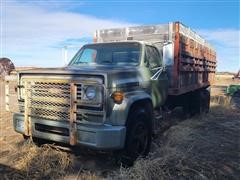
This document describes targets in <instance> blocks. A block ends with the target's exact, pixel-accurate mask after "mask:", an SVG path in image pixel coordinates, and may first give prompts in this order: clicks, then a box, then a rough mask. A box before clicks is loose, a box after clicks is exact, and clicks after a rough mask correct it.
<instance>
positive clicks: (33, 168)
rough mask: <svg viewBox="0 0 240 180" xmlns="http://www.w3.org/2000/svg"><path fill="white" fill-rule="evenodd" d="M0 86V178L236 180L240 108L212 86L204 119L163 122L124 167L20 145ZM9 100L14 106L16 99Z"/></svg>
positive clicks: (90, 155) (93, 155) (101, 157)
mask: <svg viewBox="0 0 240 180" xmlns="http://www.w3.org/2000/svg"><path fill="white" fill-rule="evenodd" d="M216 80H217V81H216V83H215V86H216V87H218V86H226V85H228V84H230V83H235V84H236V83H239V82H237V81H234V82H233V81H232V80H231V77H230V76H228V77H224V78H223V77H219V79H218V77H217V78H216ZM11 87H12V90H14V83H12V85H11ZM0 88H1V89H0V93H1V94H0V95H1V96H0V98H1V99H0V103H1V104H0V118H1V119H0V123H1V124H0V174H1V176H0V179H6V180H8V179H204V180H205V179H236V180H237V179H240V133H239V132H240V109H237V108H232V107H231V106H230V105H229V104H228V102H229V98H227V97H225V95H224V90H221V91H218V89H217V88H215V89H214V88H213V92H212V94H213V97H212V104H211V111H210V113H209V114H208V115H204V116H196V117H194V118H191V119H187V120H184V121H183V120H180V119H179V118H176V116H175V117H173V119H172V120H171V122H163V124H164V126H163V131H162V133H161V134H159V135H158V136H157V137H155V138H154V141H153V145H152V149H151V153H150V155H149V156H148V157H147V158H145V159H139V160H137V161H136V162H135V164H134V166H133V167H131V168H123V167H119V166H117V165H116V164H115V162H114V158H113V157H112V154H111V153H110V152H95V151H91V150H88V149H83V148H80V149H79V150H78V153H76V151H75V153H74V152H72V151H70V150H69V149H68V148H65V149H64V150H63V149H59V147H58V146H56V145H48V144H46V145H43V146H41V147H38V146H36V145H34V144H33V143H32V142H31V141H24V140H23V138H22V136H21V135H19V134H17V133H15V132H14V131H13V129H12V121H11V119H12V113H10V112H6V111H5V110H4V109H5V103H4V102H5V99H4V82H3V81H0ZM220 96H221V97H223V98H221V100H219V97H220ZM10 101H11V103H12V104H13V105H16V96H13V97H11V99H10Z"/></svg>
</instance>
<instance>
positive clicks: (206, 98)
mask: <svg viewBox="0 0 240 180" xmlns="http://www.w3.org/2000/svg"><path fill="white" fill-rule="evenodd" d="M203 96H204V113H209V109H210V92H209V91H208V90H207V89H204V90H203Z"/></svg>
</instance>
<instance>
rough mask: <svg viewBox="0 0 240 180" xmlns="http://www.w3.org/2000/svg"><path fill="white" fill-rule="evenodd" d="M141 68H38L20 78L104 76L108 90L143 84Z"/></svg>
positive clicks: (97, 66)
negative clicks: (28, 76) (30, 76)
mask: <svg viewBox="0 0 240 180" xmlns="http://www.w3.org/2000/svg"><path fill="white" fill-rule="evenodd" d="M140 71H141V68H140V67H135V66H119V67H116V66H110V65H109V66H99V65H95V66H78V67H63V68H37V69H31V70H26V71H21V72H19V76H20V77H22V76H24V75H32V76H38V75H39V76H44V78H45V77H46V78H47V75H49V76H55V75H56V76H59V75H61V76H70V77H76V76H82V77H86V78H87V77H89V76H103V77H104V82H105V83H104V84H105V85H106V87H107V88H112V87H125V86H136V85H139V82H141V77H142V76H141V75H140Z"/></svg>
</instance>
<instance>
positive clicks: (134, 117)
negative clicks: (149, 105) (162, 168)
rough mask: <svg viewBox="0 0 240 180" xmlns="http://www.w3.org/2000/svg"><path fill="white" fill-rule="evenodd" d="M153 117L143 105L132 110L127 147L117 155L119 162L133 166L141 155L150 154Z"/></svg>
mask: <svg viewBox="0 0 240 180" xmlns="http://www.w3.org/2000/svg"><path fill="white" fill-rule="evenodd" d="M151 117H152V115H151V114H150V112H148V111H147V110H146V109H145V108H141V107H139V108H134V110H133V111H131V112H130V115H129V118H128V122H127V134H126V141H125V147H124V150H123V151H121V152H120V153H119V154H118V155H117V160H118V162H120V163H122V164H123V165H125V166H131V165H133V162H134V161H135V160H136V159H137V158H138V157H139V156H140V157H144V156H146V155H148V153H149V151H150V146H151V139H152V127H151Z"/></svg>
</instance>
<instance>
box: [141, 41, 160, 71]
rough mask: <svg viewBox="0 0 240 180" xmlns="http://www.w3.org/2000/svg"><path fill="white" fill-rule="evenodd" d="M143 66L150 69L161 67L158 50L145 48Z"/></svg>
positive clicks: (151, 47)
mask: <svg viewBox="0 0 240 180" xmlns="http://www.w3.org/2000/svg"><path fill="white" fill-rule="evenodd" d="M145 64H146V65H147V66H148V67H150V68H156V67H159V66H161V65H162V59H161V57H160V55H159V52H158V50H157V49H156V48H155V47H153V46H148V45H147V46H146V50H145Z"/></svg>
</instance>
